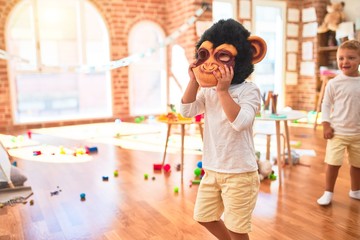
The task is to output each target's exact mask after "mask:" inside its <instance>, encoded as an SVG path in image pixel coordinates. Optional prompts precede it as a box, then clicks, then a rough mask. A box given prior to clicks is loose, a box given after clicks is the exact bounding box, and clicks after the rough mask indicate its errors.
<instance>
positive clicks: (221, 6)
mask: <svg viewBox="0 0 360 240" xmlns="http://www.w3.org/2000/svg"><path fill="white" fill-rule="evenodd" d="M212 9H213V21H214V22H217V21H219V20H220V19H228V18H233V19H236V1H235V0H214V1H213V5H212Z"/></svg>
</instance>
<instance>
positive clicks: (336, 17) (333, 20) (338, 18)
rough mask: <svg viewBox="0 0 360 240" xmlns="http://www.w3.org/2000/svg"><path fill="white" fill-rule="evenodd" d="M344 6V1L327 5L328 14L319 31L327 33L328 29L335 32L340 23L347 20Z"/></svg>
mask: <svg viewBox="0 0 360 240" xmlns="http://www.w3.org/2000/svg"><path fill="white" fill-rule="evenodd" d="M344 7H345V3H344V2H337V3H332V4H330V5H327V6H326V10H327V14H326V15H325V17H324V21H323V23H322V24H321V25H320V26H319V27H318V30H317V31H318V33H325V32H327V31H334V32H335V31H336V29H337V27H338V26H339V24H340V23H342V22H343V21H344V20H345V14H344Z"/></svg>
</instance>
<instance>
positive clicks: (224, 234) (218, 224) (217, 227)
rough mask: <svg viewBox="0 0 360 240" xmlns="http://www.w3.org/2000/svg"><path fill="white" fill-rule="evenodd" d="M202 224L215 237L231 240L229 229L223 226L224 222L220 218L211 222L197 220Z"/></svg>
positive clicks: (221, 239)
mask: <svg viewBox="0 0 360 240" xmlns="http://www.w3.org/2000/svg"><path fill="white" fill-rule="evenodd" d="M199 223H200V224H201V225H203V226H204V227H205V228H206V229H207V230H208V231H209V232H211V233H212V234H213V235H214V236H215V237H217V238H218V239H220V240H231V237H230V234H229V230H228V229H227V228H226V227H225V224H224V222H223V221H222V220H219V221H213V222H199Z"/></svg>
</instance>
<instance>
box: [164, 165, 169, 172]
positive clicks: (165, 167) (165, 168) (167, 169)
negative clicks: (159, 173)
mask: <svg viewBox="0 0 360 240" xmlns="http://www.w3.org/2000/svg"><path fill="white" fill-rule="evenodd" d="M163 168H164V171H165V172H170V169H171V166H170V164H165V165H164V167H163Z"/></svg>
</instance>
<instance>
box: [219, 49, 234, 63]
mask: <svg viewBox="0 0 360 240" xmlns="http://www.w3.org/2000/svg"><path fill="white" fill-rule="evenodd" d="M215 58H216V60H218V61H219V62H223V63H228V62H229V61H231V60H232V59H233V58H234V57H233V55H232V54H231V53H230V52H228V51H224V50H223V51H219V52H217V53H216V54H215Z"/></svg>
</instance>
